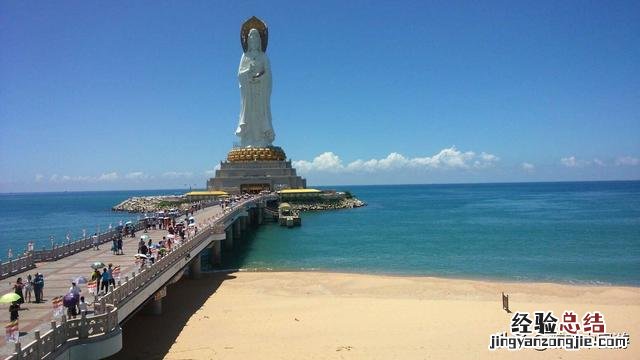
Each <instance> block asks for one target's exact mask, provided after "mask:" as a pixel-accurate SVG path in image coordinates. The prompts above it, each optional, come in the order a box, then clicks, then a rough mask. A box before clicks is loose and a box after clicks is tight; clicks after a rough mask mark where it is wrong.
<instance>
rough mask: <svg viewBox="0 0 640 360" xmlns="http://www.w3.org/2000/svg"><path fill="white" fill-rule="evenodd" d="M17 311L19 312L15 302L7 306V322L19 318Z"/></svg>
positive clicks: (18, 306)
mask: <svg viewBox="0 0 640 360" xmlns="http://www.w3.org/2000/svg"><path fill="white" fill-rule="evenodd" d="M18 310H20V305H18V303H17V302H16V301H14V302H12V303H11V305H10V306H9V321H12V322H13V321H16V320H18V317H20V314H19V313H18Z"/></svg>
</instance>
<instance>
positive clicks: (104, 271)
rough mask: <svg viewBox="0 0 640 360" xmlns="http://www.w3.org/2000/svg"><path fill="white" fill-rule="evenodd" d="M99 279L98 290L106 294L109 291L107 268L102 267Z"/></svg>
mask: <svg viewBox="0 0 640 360" xmlns="http://www.w3.org/2000/svg"><path fill="white" fill-rule="evenodd" d="M101 279H102V287H101V288H100V291H104V293H105V294H106V293H107V292H108V291H109V272H108V271H107V268H104V269H102V275H101Z"/></svg>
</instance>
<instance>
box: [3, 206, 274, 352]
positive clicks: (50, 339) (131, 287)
mask: <svg viewBox="0 0 640 360" xmlns="http://www.w3.org/2000/svg"><path fill="white" fill-rule="evenodd" d="M272 197H273V196H272V195H262V196H259V197H257V198H255V197H254V198H249V199H243V200H241V201H240V202H239V203H237V204H234V205H233V206H230V207H228V208H227V211H225V212H223V213H220V214H217V215H216V216H213V217H211V218H208V219H205V220H204V221H201V222H200V223H201V224H204V225H205V226H204V228H203V229H202V230H201V231H198V233H197V234H195V235H193V236H191V237H188V238H187V239H186V240H185V241H184V242H183V243H182V244H180V245H177V246H175V247H173V248H172V250H171V252H169V253H168V254H167V255H166V256H164V257H162V258H160V259H158V260H157V261H156V262H155V263H153V264H152V265H150V266H146V267H144V268H141V269H138V272H137V273H136V272H132V273H131V277H129V276H125V279H124V282H120V281H118V283H117V285H116V286H115V287H114V286H113V285H111V286H109V290H108V292H107V293H106V294H104V295H102V296H99V297H97V299H96V302H95V303H94V314H93V315H92V316H90V317H87V316H86V315H85V314H82V316H81V317H80V318H79V319H74V320H67V319H66V318H65V317H64V316H63V317H62V322H61V323H60V324H56V322H55V321H52V322H51V330H49V331H47V332H46V333H45V334H44V335H42V336H41V335H40V332H39V331H35V340H34V341H32V342H31V343H29V344H27V345H26V346H25V347H24V348H22V347H21V344H20V343H19V342H18V343H16V344H15V352H14V353H13V354H12V355H11V356H9V357H7V358H5V360H14V359H16V360H17V359H20V360H22V359H26V360H31V359H34V360H35V359H41V358H43V357H45V356H48V355H52V354H55V353H57V352H60V351H63V350H64V349H66V348H67V347H68V346H72V345H75V344H77V343H80V342H82V341H84V340H86V339H88V338H91V339H92V340H93V338H95V337H99V336H104V337H105V338H106V337H108V336H109V335H110V334H109V333H110V332H112V331H114V330H115V329H117V328H118V326H119V320H118V319H119V318H118V308H122V306H123V305H124V304H126V303H127V302H128V301H130V300H131V299H133V298H135V297H136V296H137V295H138V294H140V293H141V292H143V290H144V289H145V288H146V287H147V286H150V285H151V284H153V283H154V282H155V280H157V279H158V278H159V277H160V275H162V274H163V273H164V272H166V271H168V270H169V269H171V267H172V266H173V265H174V264H175V263H177V262H179V261H180V260H182V259H184V258H185V257H186V255H187V254H190V253H191V251H192V250H193V249H195V248H197V247H198V246H199V245H201V243H202V242H203V241H206V240H207V238H208V237H209V236H210V235H211V234H222V233H224V231H225V226H224V223H225V221H226V220H227V219H228V218H232V217H235V216H236V215H237V214H238V213H239V212H242V211H244V210H245V207H244V205H246V204H247V203H249V202H253V201H255V202H259V201H263V200H266V199H271V198H272ZM51 358H55V356H51Z"/></svg>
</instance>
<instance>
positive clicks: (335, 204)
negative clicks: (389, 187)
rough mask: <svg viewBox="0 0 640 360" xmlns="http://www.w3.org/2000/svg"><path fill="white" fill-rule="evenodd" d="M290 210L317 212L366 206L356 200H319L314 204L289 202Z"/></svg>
mask: <svg viewBox="0 0 640 360" xmlns="http://www.w3.org/2000/svg"><path fill="white" fill-rule="evenodd" d="M290 204H291V208H292V209H293V210H298V211H319V210H338V209H352V208H357V207H362V206H366V205H367V204H366V203H365V202H364V201H362V200H358V199H356V198H353V197H352V198H348V199H340V200H335V201H331V200H319V201H314V202H290Z"/></svg>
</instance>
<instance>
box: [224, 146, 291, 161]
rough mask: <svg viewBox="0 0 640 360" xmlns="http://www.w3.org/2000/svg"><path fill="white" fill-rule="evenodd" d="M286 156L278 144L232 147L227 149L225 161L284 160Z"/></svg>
mask: <svg viewBox="0 0 640 360" xmlns="http://www.w3.org/2000/svg"><path fill="white" fill-rule="evenodd" d="M286 158H287V155H285V153H284V150H282V148H281V147H279V146H269V147H261V148H255V147H245V148H234V149H231V151H229V154H228V155H227V161H230V162H236V161H284V160H285V159H286Z"/></svg>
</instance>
